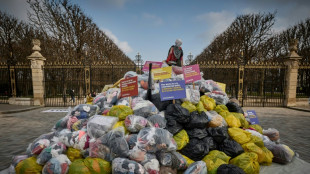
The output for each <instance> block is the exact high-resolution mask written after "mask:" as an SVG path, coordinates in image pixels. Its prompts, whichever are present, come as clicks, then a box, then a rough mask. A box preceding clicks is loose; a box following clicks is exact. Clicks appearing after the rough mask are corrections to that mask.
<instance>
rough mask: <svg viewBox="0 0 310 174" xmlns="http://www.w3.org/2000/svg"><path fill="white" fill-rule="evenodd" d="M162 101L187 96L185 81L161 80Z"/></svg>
mask: <svg viewBox="0 0 310 174" xmlns="http://www.w3.org/2000/svg"><path fill="white" fill-rule="evenodd" d="M159 88H160V91H159V93H160V99H161V101H165V100H173V99H181V98H186V91H185V81H184V80H180V81H170V82H159Z"/></svg>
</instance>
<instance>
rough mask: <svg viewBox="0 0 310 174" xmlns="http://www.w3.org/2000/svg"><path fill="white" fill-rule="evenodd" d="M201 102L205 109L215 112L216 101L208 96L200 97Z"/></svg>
mask: <svg viewBox="0 0 310 174" xmlns="http://www.w3.org/2000/svg"><path fill="white" fill-rule="evenodd" d="M200 101H202V104H203V106H204V108H205V109H206V110H208V111H211V110H214V108H215V107H216V104H215V100H214V99H213V98H210V97H208V96H206V95H203V96H202V97H200Z"/></svg>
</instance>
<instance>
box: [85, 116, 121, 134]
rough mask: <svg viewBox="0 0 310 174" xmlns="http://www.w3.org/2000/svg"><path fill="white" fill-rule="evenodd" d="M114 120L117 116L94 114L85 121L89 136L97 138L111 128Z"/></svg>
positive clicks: (115, 120) (116, 119) (116, 120)
mask: <svg viewBox="0 0 310 174" xmlns="http://www.w3.org/2000/svg"><path fill="white" fill-rule="evenodd" d="M116 122H118V118H117V117H110V116H102V115H95V116H93V117H91V118H90V119H89V121H88V123H87V134H88V135H89V137H90V138H99V137H101V136H102V135H104V134H106V133H107V132H109V131H110V130H112V128H113V126H114V124H115V123H116Z"/></svg>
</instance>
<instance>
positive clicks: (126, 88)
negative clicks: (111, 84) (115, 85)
mask: <svg viewBox="0 0 310 174" xmlns="http://www.w3.org/2000/svg"><path fill="white" fill-rule="evenodd" d="M120 88H121V97H130V96H137V95H138V76H135V77H130V78H127V79H123V80H121V82H120Z"/></svg>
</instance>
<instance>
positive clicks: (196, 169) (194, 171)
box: [184, 161, 208, 174]
mask: <svg viewBox="0 0 310 174" xmlns="http://www.w3.org/2000/svg"><path fill="white" fill-rule="evenodd" d="M207 172H208V171H207V166H206V163H205V162H203V161H196V162H194V163H192V164H191V165H189V166H188V168H187V169H186V170H185V172H184V174H206V173H207Z"/></svg>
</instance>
